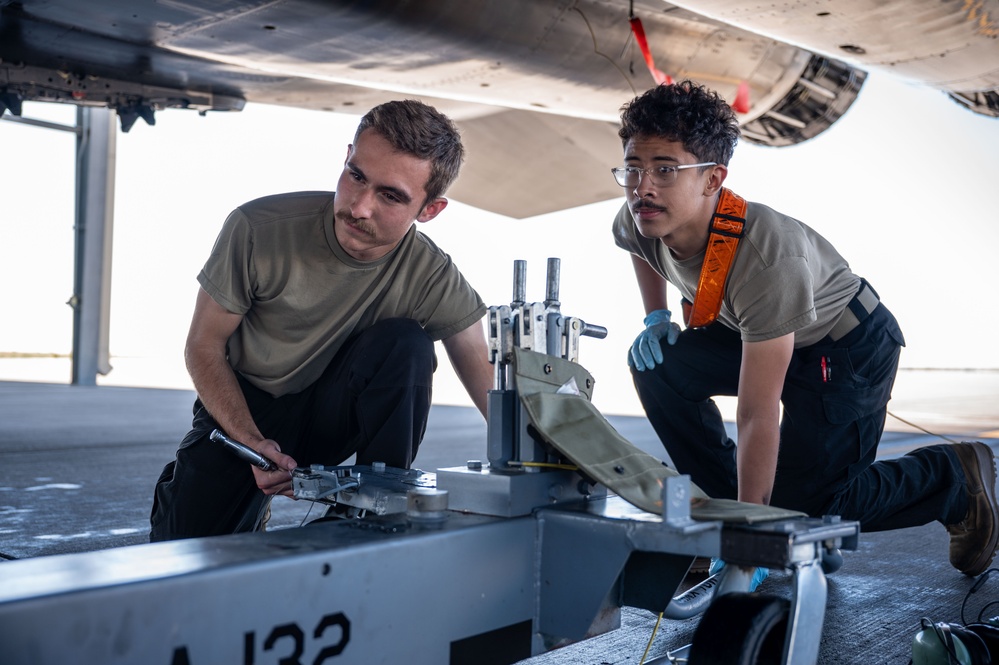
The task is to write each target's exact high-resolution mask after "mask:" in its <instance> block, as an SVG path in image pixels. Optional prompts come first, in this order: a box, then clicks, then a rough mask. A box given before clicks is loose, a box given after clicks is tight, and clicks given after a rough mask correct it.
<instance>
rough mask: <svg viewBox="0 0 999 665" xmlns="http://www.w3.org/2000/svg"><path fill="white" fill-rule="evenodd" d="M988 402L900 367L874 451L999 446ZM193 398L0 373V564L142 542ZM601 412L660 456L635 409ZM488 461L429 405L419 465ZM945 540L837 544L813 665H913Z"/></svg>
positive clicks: (607, 638)
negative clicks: (848, 548)
mask: <svg viewBox="0 0 999 665" xmlns="http://www.w3.org/2000/svg"><path fill="white" fill-rule="evenodd" d="M0 376H2V374H0ZM997 397H999V373H997V372H975V373H960V372H941V371H937V372H925V373H907V372H904V371H903V372H902V373H900V376H899V380H898V382H897V384H896V390H895V397H894V399H893V401H892V403H891V404H890V405H889V410H890V411H891V412H892V413H893V414H894V417H889V421H888V428H887V431H886V434H885V436H884V438H883V440H882V444H881V448H880V456H881V457H892V456H897V455H901V454H904V453H905V452H906V451H908V450H911V449H912V448H915V447H919V446H923V445H929V444H932V443H939V442H941V440H942V437H944V438H946V439H949V440H952V441H959V440H980V441H986V442H987V443H989V444H990V445H991V446H992V448H993V450H995V451H997V452H999V410H997V409H996V407H995V405H996V404H997V403H999V400H997ZM193 398H194V395H193V393H192V392H191V391H189V390H172V389H153V388H130V387H115V386H98V387H86V386H69V385H65V384H58V383H37V382H32V381H0V565H4V564H3V563H2V561H3V560H13V559H22V558H34V557H45V556H56V555H62V554H69V553H73V552H87V551H95V550H102V549H107V548H112V547H126V546H133V545H141V544H142V543H145V542H146V541H147V536H146V531H147V529H148V515H149V507H150V504H151V497H152V487H153V484H154V482H155V479H156V477H157V476H158V475H159V472H160V470H161V469H162V466H163V464H165V463H166V462H168V461H169V460H170V459H171V458H172V457H173V453H174V450H175V448H176V445H177V442H178V441H179V440H180V438H181V437H182V436H183V434H184V433H185V432H186V429H187V426H188V424H189V421H190V410H191V404H192V402H193ZM608 420H610V421H611V423H612V424H613V425H614V426H615V427H616V428H617V429H618V431H619V432H621V434H622V435H623V436H625V438H627V439H628V440H630V441H632V442H633V443H634V444H635V445H637V446H638V447H640V448H642V449H643V450H646V452H649V453H650V454H653V455H656V456H657V457H660V458H665V453H664V451H663V450H662V448H661V445H660V444H659V442H658V440H657V438H656V437H655V434H654V432H653V431H652V430H651V427H649V425H648V423H647V421H646V420H645V419H644V418H640V417H635V416H613V415H609V416H608ZM908 423H911V424H908ZM914 425H918V426H919V427H923V428H925V429H927V430H929V431H931V432H934V434H929V433H924V432H922V431H919V429H917V428H916V427H914ZM484 457H485V423H484V422H483V420H482V419H481V417H480V416H479V415H478V413H477V412H476V411H474V410H473V409H471V408H468V407H460V406H447V405H435V406H434V407H433V409H432V411H431V421H430V425H429V427H428V431H427V435H426V438H425V440H424V444H423V446H422V447H421V449H420V453H419V455H418V457H417V459H416V463H415V466H416V467H418V468H421V469H423V470H426V471H432V470H436V469H437V468H442V467H446V466H454V465H456V464H463V463H464V462H465V461H466V460H469V459H482V458H484ZM307 512H308V510H307V506H305V505H304V504H303V503H302V502H294V501H291V500H286V499H279V500H277V501H275V503H274V510H273V513H274V514H273V517H272V521H271V524H270V528H272V529H278V528H296V527H297V526H298V525H299V524H300V523H301V521H302V520H303V519H304V518H305V516H306V514H307ZM947 542H948V539H947V534H946V532H945V530H944V529H943V528H942V527H941V526H940V525H937V524H931V525H927V526H924V527H918V528H913V529H902V530H898V531H894V532H884V533H871V534H861V537H860V542H859V549H858V550H857V551H855V552H845V553H844V556H845V563H844V565H843V568H842V569H841V570H839V571H837V572H836V573H834V574H833V575H830V576H829V578H828V581H829V599H828V604H827V610H826V616H825V629H824V632H823V638H822V644H821V647H820V663H823V664H825V663H829V664H838V663H899V664H904V663H908V662H909V659H910V658H911V646H910V645H911V641H912V637H913V636H914V635H915V634H916V632H918V630H919V622H920V619H921V618H922V617H928V618H931V619H932V620H934V621H947V622H955V623H960V622H961V609H962V602H963V601H964V600H965V596H966V595H967V593H968V591H969V589H970V588H971V585H972V583H973V582H974V580H972V579H971V578H968V577H965V576H963V575H961V574H959V573H957V572H956V571H955V570H953V569H952V568H951V567H950V565H949V563H948V562H947ZM993 566H994V567H995V566H996V564H995V563H994V564H993ZM997 577H999V576H997ZM760 590H761V591H762V592H765V593H768V594H771V595H775V596H783V597H787V598H790V593H791V578H790V574H789V573H785V572H782V571H773V572H772V573H771V575H770V577H769V578H768V579H767V580H766V581H765V582H764V583H763V585H762V587H761V589H760ZM995 600H999V579H994V580H991V581H989V582H987V583H986V584H985V585H984V586H983V587H982V589H981V590H980V591H979V592H978V593H976V594H975V595H974V596H972V597H971V598H970V599H969V600H968V603H967V607H966V609H965V617H966V619H967V620H969V621H970V620H972V619H974V617H975V616H977V613H978V611H979V609H980V608H982V607H983V606H984V605H986V604H987V603H989V602H992V601H995ZM993 609H995V606H993ZM993 614H999V611H994V612H993ZM989 616H991V615H989ZM697 621H698V620H697V619H690V620H686V621H665V620H664V621H663V622H662V623H661V625H660V626H659V629H658V631H657V633H656V635H655V639H654V640H653V642H652V644H651V646H650V648H649V651H648V655H647V656H646V660H647V661H648V660H651V659H654V658H656V657H659V656H662V655H663V654H665V653H666V652H667V651H669V650H672V649H676V648H678V647H680V646H683V645H684V644H689V643H690V641H691V639H692V636H693V632H694V629H695V628H696V625H697ZM655 623H656V616H655V615H654V614H652V613H649V612H646V611H643V610H634V609H630V608H625V609H624V610H623V611H622V627H621V628H620V629H619V630H615V631H612V632H610V633H608V634H606V635H603V636H600V637H597V638H593V639H591V640H587V641H585V642H582V643H578V644H575V645H571V646H568V647H565V648H562V649H559V650H556V651H552V652H549V653H547V654H542V655H539V656H535V657H533V658H530V659H528V660H526V661H522V662H523V663H524V664H530V665H548V664H556V663H558V664H562V663H573V664H583V665H611V664H614V665H617V664H622V665H623V664H626V663H627V664H634V663H639V661H640V659H641V657H642V654H643V651H645V648H646V645H647V643H648V641H649V638H650V636H651V635H652V633H653V627H654V626H655Z"/></svg>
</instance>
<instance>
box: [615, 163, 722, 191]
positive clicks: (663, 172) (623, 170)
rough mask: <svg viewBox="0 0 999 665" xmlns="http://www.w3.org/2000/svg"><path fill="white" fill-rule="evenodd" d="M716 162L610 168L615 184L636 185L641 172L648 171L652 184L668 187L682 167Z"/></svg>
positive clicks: (712, 164) (623, 185)
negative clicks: (649, 167) (647, 167)
mask: <svg viewBox="0 0 999 665" xmlns="http://www.w3.org/2000/svg"><path fill="white" fill-rule="evenodd" d="M717 164H718V162H701V163H700V164H677V165H676V166H654V167H652V168H651V169H640V168H638V167H637V166H618V167H616V168H613V169H611V173H613V174H614V179H615V180H617V184H619V185H621V186H622V187H638V185H639V184H640V183H641V182H642V174H644V173H648V174H649V178H650V179H651V180H652V184H653V185H655V186H656V187H669V186H670V185H672V184H673V183H674V182H676V178H677V176H678V175H679V174H680V171H682V170H683V169H696V168H698V167H701V166H716V165H717Z"/></svg>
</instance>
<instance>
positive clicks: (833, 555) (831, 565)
mask: <svg viewBox="0 0 999 665" xmlns="http://www.w3.org/2000/svg"><path fill="white" fill-rule="evenodd" d="M842 567H843V552H841V551H840V550H839V548H836V549H831V550H822V572H823V573H825V574H826V575H831V574H833V573H835V572H836V571H837V570H839V569H840V568H842Z"/></svg>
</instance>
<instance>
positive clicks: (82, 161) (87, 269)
mask: <svg viewBox="0 0 999 665" xmlns="http://www.w3.org/2000/svg"><path fill="white" fill-rule="evenodd" d="M2 119H3V120H6V121H8V122H17V123H21V124H26V125H32V126H35V127H41V128H44V129H54V130H56V131H64V132H71V133H73V134H74V135H75V136H76V169H75V178H74V180H75V183H76V197H75V213H74V224H73V234H74V237H75V241H74V245H75V249H74V259H73V261H74V266H73V294H72V296H70V299H69V301H68V302H67V304H68V305H69V306H70V307H72V308H73V347H72V348H73V358H72V374H71V383H72V384H73V385H83V386H93V385H96V383H97V375H98V374H101V375H104V374H107V373H108V372H110V371H111V363H110V355H109V351H108V340H109V329H110V313H111V241H112V231H113V228H114V181H115V146H116V140H117V128H116V125H115V112H114V111H113V110H111V109H109V108H104V107H94V106H78V107H77V108H76V124H75V125H62V124H58V123H54V122H48V121H45V120H37V119H31V118H22V117H19V116H12V115H7V114H5V115H4V116H3V117H2Z"/></svg>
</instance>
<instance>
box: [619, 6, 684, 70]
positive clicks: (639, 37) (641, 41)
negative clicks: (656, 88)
mask: <svg viewBox="0 0 999 665" xmlns="http://www.w3.org/2000/svg"><path fill="white" fill-rule="evenodd" d="M628 22H629V23H631V31H632V32H633V33H634V34H635V41H636V42H638V48H639V50H641V51H642V56H643V57H644V58H645V64H646V66H648V68H649V73H651V74H652V78H653V79H655V82H656V85H662V84H663V83H666V84H669V83H672V82H673V77H672V76H669V75H667V74H664V73H663V72H661V71H659V70H658V69H656V63H655V62H654V61H653V60H652V51H650V50H649V42H648V40H647V39H645V28H643V27H642V19H640V18H638V17H637V16H632V17H631V18H630V19H628Z"/></svg>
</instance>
